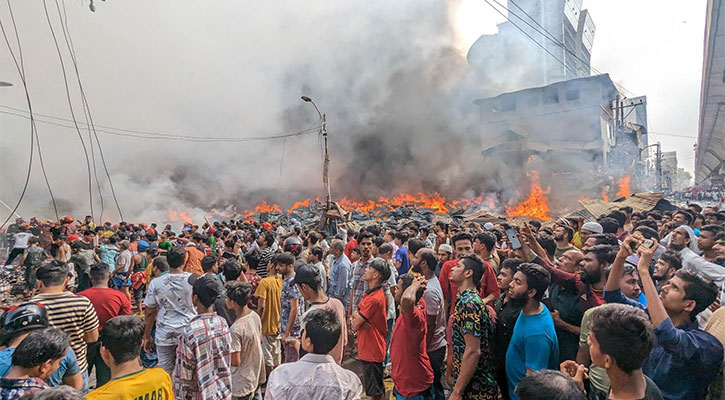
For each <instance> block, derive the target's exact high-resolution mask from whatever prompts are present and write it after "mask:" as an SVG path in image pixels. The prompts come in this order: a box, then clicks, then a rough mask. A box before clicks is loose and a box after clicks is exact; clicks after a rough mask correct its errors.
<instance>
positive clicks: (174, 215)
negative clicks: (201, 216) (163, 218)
mask: <svg viewBox="0 0 725 400" xmlns="http://www.w3.org/2000/svg"><path fill="white" fill-rule="evenodd" d="M167 218H168V220H169V221H170V222H173V221H183V222H184V223H185V224H190V223H191V217H189V216H188V215H187V214H186V213H185V212H183V211H176V210H169V215H168V217H167Z"/></svg>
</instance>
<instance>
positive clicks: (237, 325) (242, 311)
mask: <svg viewBox="0 0 725 400" xmlns="http://www.w3.org/2000/svg"><path fill="white" fill-rule="evenodd" d="M251 297H252V286H251V285H250V284H249V283H247V282H229V283H227V298H226V302H227V307H229V308H230V309H232V310H234V315H235V316H236V320H235V321H234V323H233V324H232V326H231V327H230V328H229V331H230V333H231V337H232V361H231V365H232V397H233V398H234V399H235V400H236V399H240V400H251V399H252V398H254V395H255V391H256V390H257V386H259V384H260V383H262V382H264V378H265V374H264V360H263V357H262V320H261V319H260V318H259V314H257V313H255V312H254V311H252V310H250V309H249V306H248V303H249V299H250V298H251Z"/></svg>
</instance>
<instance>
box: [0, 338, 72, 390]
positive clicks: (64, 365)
mask: <svg viewBox="0 0 725 400" xmlns="http://www.w3.org/2000/svg"><path fill="white" fill-rule="evenodd" d="M14 351H15V347H8V348H7V349H3V350H0V377H3V376H5V375H7V374H8V372H10V368H11V367H12V364H13V361H12V359H13V352H14ZM80 372H81V369H80V368H79V367H78V359H77V358H76V353H75V352H73V349H71V348H70V347H69V348H68V352H67V353H65V358H64V359H63V361H61V362H60V366H58V369H57V370H56V371H55V372H53V375H51V376H50V378H48V379H47V380H46V382H47V383H48V385H50V386H53V387H55V386H58V385H60V384H61V382H62V380H63V378H65V377H71V376H73V375H75V374H79V373H80Z"/></svg>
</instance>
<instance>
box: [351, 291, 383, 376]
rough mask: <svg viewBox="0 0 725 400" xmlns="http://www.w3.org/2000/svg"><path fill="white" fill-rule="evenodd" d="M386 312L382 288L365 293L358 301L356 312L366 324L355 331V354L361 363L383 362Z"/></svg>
mask: <svg viewBox="0 0 725 400" xmlns="http://www.w3.org/2000/svg"><path fill="white" fill-rule="evenodd" d="M387 310H388V308H387V305H386V304H385V294H383V289H382V286H379V287H377V288H374V289H371V290H368V291H366V292H365V295H363V298H362V300H360V304H359V305H358V309H357V311H358V312H359V313H360V315H362V316H363V318H365V322H366V323H365V324H363V326H361V327H360V329H358V331H357V352H358V356H359V357H360V359H361V360H363V361H370V362H383V361H385V336H387V334H388V323H387V322H388V321H387V317H386V314H387Z"/></svg>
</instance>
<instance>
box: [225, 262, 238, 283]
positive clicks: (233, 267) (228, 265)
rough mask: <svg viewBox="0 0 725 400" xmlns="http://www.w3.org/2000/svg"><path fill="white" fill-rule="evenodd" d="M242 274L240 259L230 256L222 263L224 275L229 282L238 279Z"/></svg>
mask: <svg viewBox="0 0 725 400" xmlns="http://www.w3.org/2000/svg"><path fill="white" fill-rule="evenodd" d="M241 274H242V264H240V263H239V261H237V260H235V259H233V258H230V259H228V260H227V261H226V262H225V263H224V264H222V275H224V279H225V280H226V281H227V282H231V281H236V280H237V279H238V278H239V275H241Z"/></svg>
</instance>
